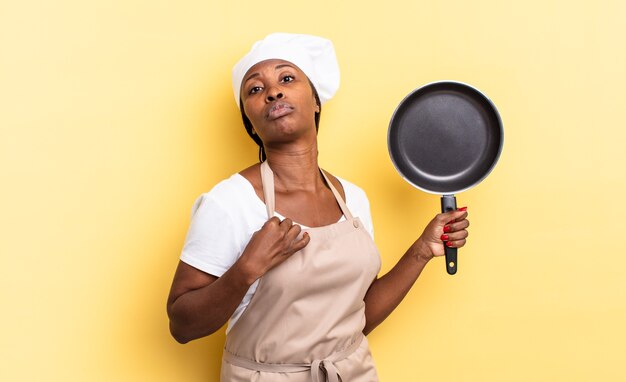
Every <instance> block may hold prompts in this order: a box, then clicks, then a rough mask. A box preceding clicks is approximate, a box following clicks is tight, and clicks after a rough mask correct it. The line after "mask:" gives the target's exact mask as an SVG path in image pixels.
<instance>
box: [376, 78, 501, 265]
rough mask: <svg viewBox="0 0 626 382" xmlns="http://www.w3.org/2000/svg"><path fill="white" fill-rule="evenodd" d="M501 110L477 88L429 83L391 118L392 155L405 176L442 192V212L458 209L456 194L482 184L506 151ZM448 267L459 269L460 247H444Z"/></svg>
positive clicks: (430, 190) (422, 187) (422, 186)
mask: <svg viewBox="0 0 626 382" xmlns="http://www.w3.org/2000/svg"><path fill="white" fill-rule="evenodd" d="M503 141H504V130H503V128H502V120H501V119H500V114H499V113H498V110H497V109H496V106H495V105H494V104H493V102H491V101H490V100H489V98H487V97H486V96H485V95H484V94H483V93H481V92H480V91H479V90H478V89H476V88H474V87H472V86H470V85H467V84H464V83H461V82H454V81H439V82H433V83H430V84H427V85H425V86H422V87H421V88H418V89H416V90H414V91H413V92H411V93H410V94H409V95H408V96H406V97H405V98H404V100H402V102H400V105H398V107H397V108H396V111H395V112H394V113H393V116H392V117H391V122H390V124H389V132H388V142H387V143H388V145H389V155H390V156H391V160H392V162H393V164H394V166H395V167H396V169H397V170H398V172H399V173H400V175H402V177H403V178H404V179H405V180H406V181H408V182H409V183H410V184H412V185H413V186H415V187H417V188H419V189H420V190H422V191H425V192H428V193H432V194H439V195H442V197H441V211H442V212H446V211H451V210H456V208H457V207H456V198H455V196H454V194H457V193H459V192H461V191H465V190H467V189H468V188H470V187H473V186H475V185H476V184H478V183H479V182H480V181H482V180H483V179H484V178H485V177H486V176H487V175H488V174H489V173H490V172H491V170H492V169H493V167H494V166H495V165H496V162H497V161H498V158H499V157H500V153H501V152H502V144H503ZM444 248H445V251H446V269H447V271H448V273H449V274H451V275H453V274H455V273H456V270H457V249H456V248H449V247H447V246H444Z"/></svg>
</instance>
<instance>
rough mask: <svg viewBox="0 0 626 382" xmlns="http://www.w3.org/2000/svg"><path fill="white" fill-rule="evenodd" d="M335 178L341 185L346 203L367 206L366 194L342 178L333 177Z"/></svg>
mask: <svg viewBox="0 0 626 382" xmlns="http://www.w3.org/2000/svg"><path fill="white" fill-rule="evenodd" d="M335 178H336V179H337V180H338V181H339V182H340V183H341V186H342V187H343V190H344V193H345V195H346V196H345V198H346V203H350V204H352V203H366V204H368V205H369V201H368V199H367V194H366V193H365V191H364V190H363V189H362V188H361V187H359V186H357V185H356V184H354V183H352V182H350V181H349V180H346V179H344V178H342V177H339V176H335Z"/></svg>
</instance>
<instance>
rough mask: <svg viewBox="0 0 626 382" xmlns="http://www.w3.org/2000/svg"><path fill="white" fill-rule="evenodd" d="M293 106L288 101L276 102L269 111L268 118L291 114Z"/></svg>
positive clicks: (273, 118) (271, 119)
mask: <svg viewBox="0 0 626 382" xmlns="http://www.w3.org/2000/svg"><path fill="white" fill-rule="evenodd" d="M292 111H293V107H292V106H291V105H290V104H288V103H286V102H278V103H275V104H274V105H273V106H272V107H271V108H270V110H269V112H268V113H267V119H268V120H270V121H273V120H275V119H278V118H280V117H283V116H285V115H287V114H291V112H292Z"/></svg>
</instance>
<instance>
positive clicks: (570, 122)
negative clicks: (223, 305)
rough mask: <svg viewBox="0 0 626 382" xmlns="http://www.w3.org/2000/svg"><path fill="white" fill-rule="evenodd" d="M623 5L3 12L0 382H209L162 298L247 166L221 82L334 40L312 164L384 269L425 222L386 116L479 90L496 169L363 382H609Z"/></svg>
mask: <svg viewBox="0 0 626 382" xmlns="http://www.w3.org/2000/svg"><path fill="white" fill-rule="evenodd" d="M625 4H626V3H624V2H623V1H618V0H613V1H611V0H601V1H595V2H591V1H585V2H583V1H565V0H558V1H556V0H542V1H538V0H532V1H526V2H522V1H515V2H513V1H510V2H507V1H497V0H477V1H461V0H456V1H409V0H388V1H383V2H378V3H375V4H367V3H364V2H361V1H354V0H350V1H337V0H332V1H330V0H318V1H309V2H297V3H295V2H262V1H242V0H240V1H230V2H229V1H216V0H212V1H198V0H194V1H182V2H165V1H147V0H142V1H121V0H109V1H104V0H100V1H78V0H76V1H71V0H59V1H54V2H53V1H49V2H44V1H28V0H25V1H9V0H2V2H1V3H0V49H1V50H0V182H1V184H0V252H1V268H0V273H1V274H0V293H1V299H0V301H1V303H2V313H1V315H0V317H1V318H0V320H1V323H0V328H1V330H2V335H1V336H0V360H1V361H0V380H2V381H148V380H149V381H216V380H217V378H218V377H217V376H218V367H219V358H220V356H221V346H222V342H223V339H224V335H223V332H220V333H219V334H216V335H214V336H212V337H210V338H205V339H202V340H198V341H194V342H193V343H190V344H188V345H185V346H182V345H178V344H177V343H175V342H174V340H173V339H172V338H171V337H170V336H169V333H168V327H167V326H168V321H167V317H166V314H165V300H166V296H167V293H168V290H169V286H170V282H171V279H172V276H173V272H174V269H175V266H176V264H177V262H178V256H179V253H180V249H181V246H182V244H183V240H184V236H185V233H186V230H187V227H188V224H189V217H190V209H191V205H192V203H193V201H194V200H195V198H196V197H197V196H198V195H199V194H201V193H203V192H205V191H207V190H209V189H210V188H211V187H212V186H213V185H214V184H215V183H217V182H218V181H219V180H221V179H223V178H225V177H227V176H229V175H230V174H232V173H234V172H236V171H238V170H240V169H242V168H243V167H246V166H248V165H249V164H251V163H253V162H254V161H255V160H256V155H257V151H256V147H255V146H254V144H253V143H252V141H251V140H250V139H249V138H248V137H247V135H246V134H245V132H244V129H243V127H242V125H241V122H240V117H239V114H238V110H237V108H236V105H235V103H234V101H233V97H232V90H231V88H230V70H231V67H232V65H233V64H234V62H235V61H236V60H237V59H239V58H240V57H241V55H243V54H244V53H245V52H246V51H247V50H248V48H249V47H250V45H251V44H252V42H253V41H256V40H258V39H260V38H262V37H263V36H265V35H266V34H267V33H270V32H273V31H287V32H301V33H311V34H319V35H322V36H325V37H328V38H330V39H332V40H333V41H334V43H335V46H336V50H337V55H338V58H339V61H340V66H341V69H342V83H341V87H340V90H339V92H338V94H337V96H336V97H335V98H334V99H333V100H332V101H331V102H330V103H328V104H327V105H326V106H325V107H324V110H323V113H322V123H321V128H320V136H319V140H320V147H321V150H320V162H321V164H322V166H323V167H325V168H326V169H328V170H330V171H331V172H333V173H335V174H337V175H339V176H342V177H344V178H347V179H349V180H351V181H353V182H355V183H357V184H358V185H360V186H361V187H362V188H364V189H365V190H366V192H367V193H368V195H369V198H370V202H371V205H372V213H373V217H374V224H375V231H376V241H377V244H378V246H379V249H380V251H381V252H382V255H383V271H385V270H387V269H389V268H390V267H391V266H392V265H393V264H394V263H395V261H396V260H397V259H398V258H399V256H401V254H402V253H403V251H404V250H405V248H406V247H408V245H409V244H410V243H411V242H412V241H413V240H414V238H416V237H417V236H418V235H419V233H420V232H421V230H422V227H423V226H424V225H425V223H426V222H427V221H428V219H429V218H430V217H431V215H433V214H435V213H436V212H437V210H438V208H439V207H438V204H439V200H438V197H436V196H434V195H428V194H425V193H422V192H421V191H418V190H416V189H414V188H413V187H412V186H410V185H408V184H407V183H405V182H404V181H403V180H402V179H401V178H400V176H399V175H398V174H397V173H396V172H395V170H394V168H393V166H392V164H391V162H390V160H389V157H388V154H387V147H386V134H387V126H388V122H389V119H390V117H391V114H392V112H393V111H394V109H395V107H396V106H397V104H398V103H399V102H400V100H401V99H402V98H403V97H404V96H405V95H406V94H407V93H409V92H410V91H411V90H412V89H414V88H416V87H418V86H421V85H422V84H425V83H427V82H431V81H434V80H441V79H453V80H459V81H464V82H468V83H470V84H472V85H474V86H476V87H478V88H479V89H481V90H482V91H484V92H485V93H486V94H487V95H489V97H490V98H491V99H492V100H493V101H494V102H495V104H496V105H497V106H498V108H499V110H500V113H501V115H502V119H503V121H504V125H505V146H504V151H503V155H502V157H501V159H500V162H499V164H498V166H497V167H496V168H495V170H494V172H493V173H492V174H491V175H490V177H489V178H487V179H486V180H485V181H484V182H483V183H481V184H480V185H479V186H478V187H476V188H473V189H471V190H469V191H467V192H464V193H462V194H460V195H457V197H458V202H459V205H467V206H469V212H470V219H471V221H472V227H471V231H470V233H471V240H470V242H469V243H468V245H467V246H466V247H465V248H463V249H462V250H461V252H460V256H461V257H460V262H459V273H458V274H457V275H456V276H454V277H452V276H448V275H447V274H446V273H445V269H444V263H443V261H442V260H441V259H437V260H436V261H433V262H432V263H431V264H430V265H429V266H428V267H427V269H426V271H425V273H424V274H423V276H422V278H421V279H420V280H419V281H418V282H417V284H416V285H415V287H414V288H413V290H412V292H411V293H410V294H409V295H408V297H407V298H406V299H405V301H404V302H403V304H402V305H401V306H400V307H399V308H398V309H397V311H396V312H394V313H393V315H392V316H391V317H390V318H389V319H388V320H387V321H386V322H385V323H383V324H382V326H380V327H379V328H378V329H376V330H375V331H374V332H373V333H372V334H371V335H370V341H371V348H372V352H373V354H374V357H375V360H376V362H377V365H378V368H379V374H380V377H381V380H382V381H421V380H436V381H556V380H558V381H620V380H625V379H626V371H625V370H624V367H623V363H624V360H626V346H625V344H624V343H625V341H626V333H625V329H624V322H626V303H625V302H626V281H625V279H626V278H625V277H624V276H625V273H626V272H625V270H624V269H625V268H626V259H625V257H626V256H625V255H626V251H625V240H624V232H623V231H624V228H623V226H624V219H625V218H626V209H625V208H624V204H625V202H624V200H623V195H624V194H625V193H626V171H625V169H624V163H625V160H626V154H625V151H626V149H625V148H624V140H625V138H626V132H625V129H626V123H625V121H626V118H625V117H624V109H625V106H626V91H625V89H626V70H625V68H626V43H625V42H624V38H625V36H626V27H624V20H625V19H626V5H625Z"/></svg>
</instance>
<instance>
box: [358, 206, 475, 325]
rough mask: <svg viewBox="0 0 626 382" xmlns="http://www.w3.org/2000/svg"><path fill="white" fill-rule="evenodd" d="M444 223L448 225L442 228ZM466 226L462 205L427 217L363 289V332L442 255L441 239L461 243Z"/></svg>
mask: <svg viewBox="0 0 626 382" xmlns="http://www.w3.org/2000/svg"><path fill="white" fill-rule="evenodd" d="M448 223H449V224H448ZM444 227H448V228H445V232H444ZM467 227H469V221H468V220H467V212H466V211H465V209H464V208H463V209H459V210H456V211H451V212H446V213H443V214H439V215H437V216H435V218H434V219H433V220H431V221H430V223H429V224H428V226H426V228H425V229H424V232H423V233H422V235H421V236H420V237H419V238H418V239H417V240H416V241H415V243H413V245H411V247H410V248H409V249H408V250H407V251H406V253H405V254H404V256H402V258H401V259H400V261H398V263H397V264H396V265H395V266H394V267H393V268H392V269H391V270H390V271H389V272H388V273H387V274H385V275H384V276H383V277H381V278H378V279H376V280H374V282H373V283H372V285H371V286H370V288H369V290H368V291H367V294H366V295H365V299H364V300H365V328H364V329H363V333H364V334H366V335H367V334H368V333H370V332H371V331H372V330H374V328H375V327H377V326H378V325H379V324H380V323H381V322H383V321H384V320H385V318H387V316H389V314H390V313H391V312H392V311H393V310H394V309H395V308H396V307H397V306H398V304H400V302H401V301H402V299H403V298H404V296H406V294H407V293H408V292H409V290H410V289H411V287H412V286H413V284H414V283H415V281H416V280H417V278H418V277H419V275H420V274H421V273H422V270H423V269H424V267H425V266H426V264H428V262H429V261H430V260H431V259H432V258H433V257H435V256H442V255H444V253H445V251H444V248H443V245H442V243H443V240H445V241H447V243H448V246H451V247H456V248H460V247H462V246H464V245H465V242H466V239H467V236H468V233H467ZM443 235H447V237H446V236H443Z"/></svg>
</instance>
